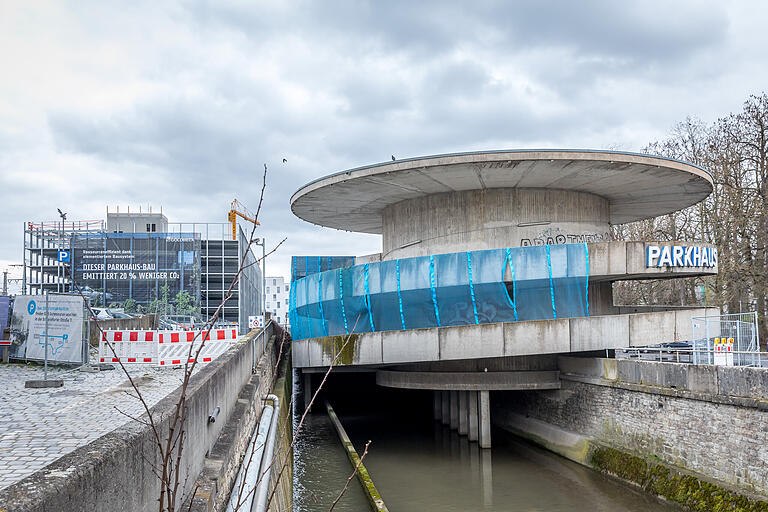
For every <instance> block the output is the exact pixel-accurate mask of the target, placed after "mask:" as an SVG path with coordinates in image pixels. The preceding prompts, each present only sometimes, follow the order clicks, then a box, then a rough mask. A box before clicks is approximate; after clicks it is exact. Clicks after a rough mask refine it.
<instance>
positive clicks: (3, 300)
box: [0, 295, 11, 339]
mask: <svg viewBox="0 0 768 512" xmlns="http://www.w3.org/2000/svg"><path fill="white" fill-rule="evenodd" d="M10 303H11V298H10V297H8V296H7V295H0V339H5V338H4V337H3V331H5V329H6V328H7V327H8V315H9V311H8V309H9V307H10V306H9V304H10Z"/></svg>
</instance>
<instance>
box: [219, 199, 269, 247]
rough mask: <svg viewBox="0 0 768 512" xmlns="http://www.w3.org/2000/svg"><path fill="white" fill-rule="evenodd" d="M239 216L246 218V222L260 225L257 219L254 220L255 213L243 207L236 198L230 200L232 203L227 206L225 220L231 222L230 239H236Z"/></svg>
mask: <svg viewBox="0 0 768 512" xmlns="http://www.w3.org/2000/svg"><path fill="white" fill-rule="evenodd" d="M238 217H240V218H242V219H243V220H247V221H248V222H252V223H254V224H256V225H257V226H261V224H260V223H259V221H257V220H256V218H255V217H256V215H254V214H253V213H251V211H250V210H249V209H248V208H246V207H245V205H244V204H243V203H241V202H240V201H238V200H237V199H234V200H232V204H231V205H230V207H229V214H228V215H227V220H229V222H230V223H231V224H232V240H237V218H238Z"/></svg>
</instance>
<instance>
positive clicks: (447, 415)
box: [439, 391, 451, 425]
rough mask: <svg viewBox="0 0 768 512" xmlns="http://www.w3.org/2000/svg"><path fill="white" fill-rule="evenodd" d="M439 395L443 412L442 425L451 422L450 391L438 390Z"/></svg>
mask: <svg viewBox="0 0 768 512" xmlns="http://www.w3.org/2000/svg"><path fill="white" fill-rule="evenodd" d="M439 393H440V397H441V398H442V407H441V412H442V414H443V425H450V424H451V392H450V391H440V392H439Z"/></svg>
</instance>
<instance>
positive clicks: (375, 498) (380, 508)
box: [325, 402, 388, 512]
mask: <svg viewBox="0 0 768 512" xmlns="http://www.w3.org/2000/svg"><path fill="white" fill-rule="evenodd" d="M325 407H326V409H327V410H328V417H329V418H330V419H331V423H332V424H333V427H334V428H335V429H336V433H337V434H338V435H339V440H340V441H341V444H342V445H343V446H344V451H346V452H347V457H349V461H350V462H351V463H352V468H353V469H354V468H355V467H357V473H356V475H357V480H358V481H359V482H360V485H361V486H362V487H363V494H365V497H366V498H367V499H368V503H369V504H370V505H371V510H374V511H377V512H387V511H388V509H387V506H386V505H385V504H384V500H382V499H381V494H379V491H378V489H376V486H375V485H373V480H372V479H371V475H370V474H369V473H368V470H367V469H365V465H364V464H363V462H362V460H360V456H359V455H358V454H357V451H356V450H355V447H354V445H353V444H352V441H350V440H349V436H348V435H347V432H346V431H345V430H344V426H343V425H342V424H341V421H339V418H338V416H336V412H334V410H333V407H331V404H329V403H328V402H325Z"/></svg>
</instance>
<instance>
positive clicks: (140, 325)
mask: <svg viewBox="0 0 768 512" xmlns="http://www.w3.org/2000/svg"><path fill="white" fill-rule="evenodd" d="M90 323H91V325H90V338H89V342H90V344H91V345H93V346H96V345H98V344H99V338H100V336H99V332H100V331H99V328H101V330H102V331H109V330H112V331H118V330H124V331H138V330H151V329H157V315H156V314H154V313H150V314H147V315H142V316H137V317H133V318H113V319H112V320H98V321H95V320H91V321H90ZM97 323H98V325H97Z"/></svg>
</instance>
